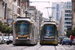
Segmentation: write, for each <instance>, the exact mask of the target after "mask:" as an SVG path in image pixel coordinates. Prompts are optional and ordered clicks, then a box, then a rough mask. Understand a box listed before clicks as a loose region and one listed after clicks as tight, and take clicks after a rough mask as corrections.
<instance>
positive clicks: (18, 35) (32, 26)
mask: <svg viewBox="0 0 75 50" xmlns="http://www.w3.org/2000/svg"><path fill="white" fill-rule="evenodd" d="M37 42H38V40H37V25H36V23H35V21H33V20H31V19H29V18H25V17H18V18H17V19H16V20H15V21H14V23H13V45H17V44H26V45H27V44H29V45H35V44H37Z"/></svg>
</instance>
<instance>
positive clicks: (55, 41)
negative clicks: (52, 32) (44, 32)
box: [43, 39, 57, 44]
mask: <svg viewBox="0 0 75 50" xmlns="http://www.w3.org/2000/svg"><path fill="white" fill-rule="evenodd" d="M43 44H57V40H56V39H44V40H43Z"/></svg>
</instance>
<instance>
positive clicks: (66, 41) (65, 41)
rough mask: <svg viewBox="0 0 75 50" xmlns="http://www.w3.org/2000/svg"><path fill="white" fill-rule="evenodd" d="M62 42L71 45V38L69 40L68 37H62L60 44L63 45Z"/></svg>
mask: <svg viewBox="0 0 75 50" xmlns="http://www.w3.org/2000/svg"><path fill="white" fill-rule="evenodd" d="M63 44H67V45H68V44H69V45H72V40H71V39H70V38H64V39H63V40H62V45H63Z"/></svg>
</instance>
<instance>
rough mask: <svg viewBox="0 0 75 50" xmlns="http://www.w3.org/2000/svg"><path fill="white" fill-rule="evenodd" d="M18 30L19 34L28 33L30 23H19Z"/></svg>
mask: <svg viewBox="0 0 75 50" xmlns="http://www.w3.org/2000/svg"><path fill="white" fill-rule="evenodd" d="M16 31H17V34H18V35H27V34H29V24H28V23H17V24H16Z"/></svg>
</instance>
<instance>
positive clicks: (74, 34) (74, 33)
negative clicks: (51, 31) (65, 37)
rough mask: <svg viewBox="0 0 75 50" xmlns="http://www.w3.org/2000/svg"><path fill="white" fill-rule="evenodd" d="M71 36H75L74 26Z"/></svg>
mask: <svg viewBox="0 0 75 50" xmlns="http://www.w3.org/2000/svg"><path fill="white" fill-rule="evenodd" d="M72 36H75V28H74V30H73V31H72Z"/></svg>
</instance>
